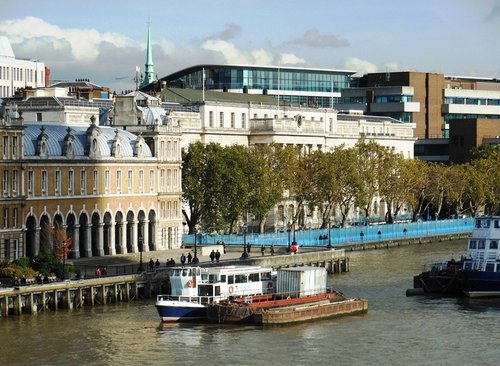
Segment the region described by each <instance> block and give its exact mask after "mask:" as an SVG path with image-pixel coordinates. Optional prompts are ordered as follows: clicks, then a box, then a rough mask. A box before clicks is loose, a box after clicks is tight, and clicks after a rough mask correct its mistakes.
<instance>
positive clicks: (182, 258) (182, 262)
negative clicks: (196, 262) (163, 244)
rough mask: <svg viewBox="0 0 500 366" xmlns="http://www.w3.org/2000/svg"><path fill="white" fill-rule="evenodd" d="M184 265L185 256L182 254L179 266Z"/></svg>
mask: <svg viewBox="0 0 500 366" xmlns="http://www.w3.org/2000/svg"><path fill="white" fill-rule="evenodd" d="M184 263H186V256H185V255H184V253H182V254H181V265H182V266H183V267H184Z"/></svg>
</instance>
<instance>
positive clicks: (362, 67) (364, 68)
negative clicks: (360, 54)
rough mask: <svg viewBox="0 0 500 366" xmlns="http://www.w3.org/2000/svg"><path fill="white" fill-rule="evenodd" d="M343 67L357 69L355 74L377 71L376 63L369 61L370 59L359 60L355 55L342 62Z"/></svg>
mask: <svg viewBox="0 0 500 366" xmlns="http://www.w3.org/2000/svg"><path fill="white" fill-rule="evenodd" d="M341 67H343V68H346V69H348V70H354V71H357V73H356V74H358V75H363V74H367V73H370V72H377V70H378V68H377V65H375V64H373V63H371V62H370V61H366V60H361V59H359V58H357V57H351V58H349V59H347V60H345V61H344V62H343V63H342V66H341Z"/></svg>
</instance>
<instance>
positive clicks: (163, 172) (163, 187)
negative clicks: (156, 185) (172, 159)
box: [160, 169, 165, 192]
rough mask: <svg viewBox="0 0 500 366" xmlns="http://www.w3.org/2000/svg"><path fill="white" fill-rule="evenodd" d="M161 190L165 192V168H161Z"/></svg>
mask: <svg viewBox="0 0 500 366" xmlns="http://www.w3.org/2000/svg"><path fill="white" fill-rule="evenodd" d="M160 191H161V192H165V169H162V170H160Z"/></svg>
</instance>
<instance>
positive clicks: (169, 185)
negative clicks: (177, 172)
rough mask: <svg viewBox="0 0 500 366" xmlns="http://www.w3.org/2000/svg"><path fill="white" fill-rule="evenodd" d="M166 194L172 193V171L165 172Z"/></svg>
mask: <svg viewBox="0 0 500 366" xmlns="http://www.w3.org/2000/svg"><path fill="white" fill-rule="evenodd" d="M167 192H172V170H171V169H168V170H167Z"/></svg>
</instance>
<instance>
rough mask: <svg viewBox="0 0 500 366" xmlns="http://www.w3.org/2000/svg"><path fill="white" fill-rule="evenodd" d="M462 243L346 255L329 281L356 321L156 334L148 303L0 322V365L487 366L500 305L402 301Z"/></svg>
mask: <svg viewBox="0 0 500 366" xmlns="http://www.w3.org/2000/svg"><path fill="white" fill-rule="evenodd" d="M464 248H465V241H456V242H447V243H435V244H422V245H413V246H404V247H400V248H393V249H382V250H376V251H366V252H353V253H350V254H349V256H350V259H351V272H349V273H346V274H342V275H334V276H331V277H330V282H331V285H332V286H333V287H334V288H335V289H337V290H340V291H342V292H344V293H345V294H346V295H348V296H350V297H363V298H366V299H368V301H369V310H368V313H367V314H365V315H361V316H353V317H346V318H341V319H331V320H323V321H318V322H313V323H309V324H300V325H293V326H281V327H271V328H261V327H254V326H226V325H224V326H219V325H206V324H187V325H186V324H173V325H165V326H160V325H159V320H158V316H157V314H156V310H155V309H154V305H153V304H154V302H153V301H145V302H132V303H129V304H118V305H117V306H109V307H96V308H94V309H83V310H76V311H67V312H66V311H62V312H58V313H50V312H43V313H39V314H37V315H36V316H28V315H25V316H21V317H14V316H10V317H8V318H4V319H0V364H1V365H160V364H161V365H197V366H201V365H230V364H233V365H234V364H238V365H259V366H262V365H266V366H267V365H284V364H285V365H286V364H288V365H306V364H307V365H313V364H318V365H326V364H345V365H402V364H404V365H448V364H450V365H493V364H497V363H498V354H499V353H498V341H499V339H500V331H499V327H498V325H499V320H500V300H499V299H490V300H469V299H455V298H431V297H406V296H405V290H406V289H407V288H410V287H411V286H412V276H413V275H414V274H416V273H418V272H420V271H421V270H422V269H423V265H424V264H426V263H429V262H433V261H438V260H445V259H449V257H450V256H451V255H454V256H455V258H458V257H459V256H460V254H461V253H462V252H463V250H464Z"/></svg>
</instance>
